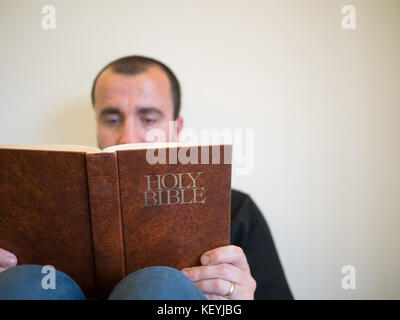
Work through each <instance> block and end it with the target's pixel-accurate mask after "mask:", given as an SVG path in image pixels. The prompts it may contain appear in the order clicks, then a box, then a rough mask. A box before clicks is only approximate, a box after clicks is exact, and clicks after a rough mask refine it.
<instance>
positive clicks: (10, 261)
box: [0, 248, 17, 272]
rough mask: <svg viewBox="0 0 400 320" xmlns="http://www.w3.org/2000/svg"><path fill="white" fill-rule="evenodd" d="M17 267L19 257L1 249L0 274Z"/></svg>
mask: <svg viewBox="0 0 400 320" xmlns="http://www.w3.org/2000/svg"><path fill="white" fill-rule="evenodd" d="M16 265H17V257H16V256H15V255H13V254H12V253H11V252H8V251H6V250H4V249H1V248H0V272H2V271H4V270H6V269H8V268H11V267H15V266H16Z"/></svg>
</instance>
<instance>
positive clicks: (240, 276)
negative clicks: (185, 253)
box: [182, 263, 249, 292]
mask: <svg viewBox="0 0 400 320" xmlns="http://www.w3.org/2000/svg"><path fill="white" fill-rule="evenodd" d="M182 272H183V273H184V274H186V276H187V277H188V278H189V279H190V280H192V281H193V282H196V281H201V280H209V279H222V280H226V281H227V282H229V283H230V281H233V282H235V283H238V284H246V283H247V282H248V278H249V274H248V273H247V272H245V271H244V270H242V269H240V268H238V267H235V266H234V265H231V264H228V263H222V264H217V265H213V266H199V267H193V268H185V269H183V270H182ZM228 290H229V288H228ZM228 290H226V292H228Z"/></svg>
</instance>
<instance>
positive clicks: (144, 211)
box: [0, 143, 232, 297]
mask: <svg viewBox="0 0 400 320" xmlns="http://www.w3.org/2000/svg"><path fill="white" fill-rule="evenodd" d="M231 157H232V148H231V145H200V144H198V145H197V144H191V145H187V144H180V143H164V144H157V145H156V144H128V145H120V146H114V147H110V148H106V149H104V150H100V149H96V148H89V147H81V146H40V145H37V146H36V145H0V248H3V249H5V250H8V251H10V252H12V253H14V254H15V255H16V256H17V258H18V264H39V265H51V266H54V267H55V268H56V269H58V270H60V271H62V272H64V273H66V274H67V275H69V276H70V277H71V278H72V279H74V280H75V281H76V282H77V283H78V285H79V286H80V287H81V288H82V290H83V291H84V293H85V294H86V296H87V297H107V295H108V294H109V293H110V292H111V290H112V289H113V287H114V286H115V285H116V284H117V283H118V282H119V281H120V280H121V279H122V278H124V277H125V276H126V275H128V274H130V273H131V272H134V271H136V270H138V269H141V268H144V267H148V266H155V265H158V266H160V265H162V266H170V267H174V268H177V269H182V268H185V267H190V266H196V265H200V256H201V255H202V254H203V253H204V252H206V251H208V250H211V249H213V248H217V247H220V246H225V245H229V242H230V204H231Z"/></svg>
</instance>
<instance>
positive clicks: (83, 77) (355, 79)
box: [0, 0, 400, 299]
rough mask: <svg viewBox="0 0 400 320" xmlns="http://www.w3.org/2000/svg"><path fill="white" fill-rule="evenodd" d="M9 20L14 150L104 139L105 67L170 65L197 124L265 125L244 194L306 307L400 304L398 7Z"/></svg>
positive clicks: (4, 104) (158, 5)
mask: <svg viewBox="0 0 400 320" xmlns="http://www.w3.org/2000/svg"><path fill="white" fill-rule="evenodd" d="M46 4H51V5H54V6H55V8H56V23H57V24H56V30H48V31H46V30H43V29H42V27H41V19H42V17H43V15H42V14H41V8H42V6H43V5H46ZM348 4H349V5H353V6H354V7H355V8H356V10H357V11H356V13H357V25H356V29H355V30H348V31H345V30H343V29H342V27H341V19H342V18H343V16H344V15H343V14H342V13H341V9H342V7H343V6H344V5H348ZM0 21H1V28H0V48H1V50H0V121H1V122H0V143H2V144H6V143H12V144H14V143H15V144H22V143H24V144H51V143H53V144H80V145H93V146H96V138H95V122H94V115H93V112H92V109H91V104H90V89H91V84H92V80H93V78H94V77H95V75H96V74H97V72H98V71H99V70H100V69H101V68H102V67H103V66H104V65H105V64H107V63H108V62H110V61H111V60H114V59H116V58H119V57H121V56H125V55H131V54H142V55H148V56H151V57H154V58H157V59H160V60H161V61H163V62H165V63H166V64H167V65H169V66H170V67H171V68H172V69H173V70H174V71H175V72H176V74H177V76H178V78H179V79H180V81H181V84H182V89H183V106H182V115H183V116H184V118H185V127H187V128H194V129H201V128H210V129H211V128H217V129H223V128H232V129H254V130H255V137H256V152H255V157H256V158H255V170H254V172H253V174H251V175H247V176H238V175H234V176H233V186H234V187H235V188H237V189H239V190H242V191H245V192H247V193H249V194H250V195H251V196H252V198H253V199H254V201H255V202H256V203H257V205H258V206H259V207H260V209H261V210H262V212H263V214H264V215H265V217H266V219H267V221H268V223H269V225H270V228H271V230H272V233H273V236H274V239H275V242H276V245H277V248H278V251H279V255H280V257H281V260H282V263H283V266H284V269H285V272H286V275H287V278H288V281H289V284H290V286H291V288H292V291H293V293H294V295H295V297H296V298H297V299H307V298H311V299H353V298H365V299H383V298H387V299H394V298H396V299H399V298H400V232H399V227H400V143H399V137H400V126H399V120H400V93H399V92H400V90H399V89H400V88H399V85H400V62H399V61H400V59H399V58H400V1H398V0H392V1H390V0H382V1H377V0H362V1H361V0H360V1H356V0H346V1H338V0H290V1H289V0H284V1H283V0H276V1H265V0H264V1H255V0H251V1H250V0H247V1H244V0H241V1H238V0H219V1H215V0H212V1H211V0H205V1H204V0H203V1H188V0H168V1H161V0H160V1H155V0H151V1H150V0H136V1H128V0H127V1H122V0H114V1H103V0H102V1H100V0H96V1H88V0H85V1H82V0H79V1H77V0H74V1H71V0H69V1H66V0H65V1H56V0H48V1H39V0H36V1H22V0H18V1H15V0H12V1H11V0H0ZM0 247H1V245H0ZM347 264H350V265H353V266H354V267H355V268H356V272H357V273H356V276H357V277H356V290H347V291H346V290H344V289H342V287H341V279H342V277H343V275H342V274H341V268H342V266H343V265H347Z"/></svg>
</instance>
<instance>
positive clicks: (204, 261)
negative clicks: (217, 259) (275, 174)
mask: <svg viewBox="0 0 400 320" xmlns="http://www.w3.org/2000/svg"><path fill="white" fill-rule="evenodd" d="M209 261H210V258H209V257H208V256H202V257H201V264H203V265H204V264H207V263H208V262H209Z"/></svg>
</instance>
